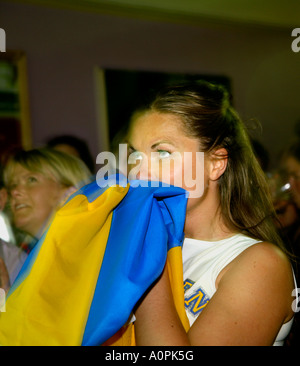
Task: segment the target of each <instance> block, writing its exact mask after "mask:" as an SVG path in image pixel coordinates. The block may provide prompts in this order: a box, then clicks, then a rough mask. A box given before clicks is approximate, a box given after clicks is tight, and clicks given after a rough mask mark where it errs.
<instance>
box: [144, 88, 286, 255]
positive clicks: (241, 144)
mask: <svg viewBox="0 0 300 366" xmlns="http://www.w3.org/2000/svg"><path fill="white" fill-rule="evenodd" d="M145 109H146V110H147V109H150V110H153V111H157V112H159V113H171V114H175V115H177V116H179V117H181V120H182V121H183V127H184V129H185V131H186V133H187V135H189V136H192V137H197V138H198V139H199V143H200V151H203V152H204V153H206V154H210V153H213V152H214V151H216V150H217V149H219V148H225V149H226V151H227V153H228V163H227V168H226V171H225V172H224V173H223V175H222V176H221V178H220V179H219V191H220V202H221V212H222V215H223V217H224V219H225V220H226V222H227V223H228V224H229V225H230V227H233V228H235V229H236V230H237V231H238V232H240V233H243V234H245V235H248V236H250V237H252V238H255V239H258V240H262V241H269V242H272V243H274V244H277V245H278V246H280V247H281V248H282V249H284V245H283V243H282V240H281V238H280V236H279V234H278V233H277V230H276V228H275V225H274V221H273V220H274V216H275V210H274V207H273V203H272V199H271V196H270V193H269V185H268V183H267V181H266V178H265V173H264V172H263V171H262V169H261V167H260V165H259V163H258V161H257V159H256V158H255V155H254V153H253V151H252V147H251V143H250V140H249V137H248V133H247V131H246V129H245V126H244V124H243V123H242V121H241V119H240V118H239V116H238V114H237V112H236V111H235V110H234V108H233V107H232V106H231V103H230V97H229V93H228V92H227V91H226V89H225V88H224V87H222V86H219V85H213V84H211V83H207V82H194V83H185V84H181V85H177V86H169V87H167V88H165V89H164V90H162V91H160V92H159V93H158V94H157V95H156V97H155V98H154V100H153V101H152V102H150V104H149V105H148V106H147V108H144V110H145Z"/></svg>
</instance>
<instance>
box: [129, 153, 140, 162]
mask: <svg viewBox="0 0 300 366" xmlns="http://www.w3.org/2000/svg"><path fill="white" fill-rule="evenodd" d="M130 158H131V159H133V160H135V161H136V160H142V159H143V154H142V153H141V152H140V151H133V152H132V153H131V154H130Z"/></svg>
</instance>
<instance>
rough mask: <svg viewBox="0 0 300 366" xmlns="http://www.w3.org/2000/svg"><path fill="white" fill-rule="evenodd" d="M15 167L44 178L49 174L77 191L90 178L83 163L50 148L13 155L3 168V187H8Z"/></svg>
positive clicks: (89, 173) (23, 151)
mask: <svg viewBox="0 0 300 366" xmlns="http://www.w3.org/2000/svg"><path fill="white" fill-rule="evenodd" d="M16 165H21V166H22V167H23V168H25V169H27V170H29V171H31V172H38V173H41V174H43V175H45V176H49V174H50V175H51V176H52V177H53V178H54V179H55V180H56V181H57V182H59V183H60V184H62V185H63V186H65V187H75V188H77V189H79V188H81V187H82V186H84V185H85V184H87V183H89V182H90V181H91V176H92V174H91V172H90V171H89V169H88V168H87V166H86V165H85V164H84V162H83V161H82V160H80V159H79V158H77V157H75V156H72V155H69V154H66V153H63V152H61V151H56V150H54V149H51V148H40V149H32V150H28V151H25V150H22V151H18V152H17V153H16V154H15V155H13V156H12V157H11V158H10V159H9V160H8V162H7V164H6V166H5V170H4V184H5V186H8V187H9V185H10V182H11V180H12V178H13V175H14V170H15V167H16Z"/></svg>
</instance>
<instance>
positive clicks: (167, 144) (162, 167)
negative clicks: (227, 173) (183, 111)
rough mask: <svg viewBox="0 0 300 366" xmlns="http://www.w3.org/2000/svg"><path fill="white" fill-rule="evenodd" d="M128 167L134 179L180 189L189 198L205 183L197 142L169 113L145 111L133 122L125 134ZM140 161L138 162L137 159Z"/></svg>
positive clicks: (201, 155)
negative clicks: (134, 162)
mask: <svg viewBox="0 0 300 366" xmlns="http://www.w3.org/2000/svg"><path fill="white" fill-rule="evenodd" d="M128 144H129V154H131V155H129V162H130V159H131V158H132V159H133V160H135V159H136V160H137V161H138V162H139V165H138V167H135V168H134V169H131V167H130V166H129V169H131V170H130V172H129V179H131V178H132V177H131V175H132V174H131V173H132V172H133V173H134V178H137V179H142V180H152V181H157V180H159V181H161V182H164V183H168V184H170V185H175V186H179V187H182V188H184V189H186V190H187V191H189V194H190V197H194V198H199V197H201V196H202V194H203V189H204V184H205V183H204V182H205V163H204V153H201V152H199V140H198V139H196V138H193V137H189V136H187V135H186V133H185V131H184V130H183V127H182V122H181V120H180V119H179V117H177V116H175V115H172V114H162V113H158V112H146V113H145V114H142V115H140V116H138V117H137V118H136V119H134V121H133V123H132V124H131V127H130V129H129V134H128ZM139 159H140V160H139Z"/></svg>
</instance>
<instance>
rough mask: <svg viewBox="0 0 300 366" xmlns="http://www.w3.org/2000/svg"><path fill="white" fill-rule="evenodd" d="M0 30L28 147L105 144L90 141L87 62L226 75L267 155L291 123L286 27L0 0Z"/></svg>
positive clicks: (294, 73) (292, 76) (292, 71)
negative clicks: (157, 18) (52, 141)
mask: <svg viewBox="0 0 300 366" xmlns="http://www.w3.org/2000/svg"><path fill="white" fill-rule="evenodd" d="M299 26H300V24H299ZM0 27H1V28H4V29H5V31H6V35H7V48H8V49H21V50H24V51H25V52H26V54H27V58H28V74H29V75H28V76H29V87H30V101H31V106H30V107H31V117H32V133H33V142H34V144H35V146H39V145H41V144H43V143H44V141H45V140H46V139H47V138H48V137H50V136H52V135H54V134H62V133H72V134H75V135H78V136H81V137H83V138H85V139H86V140H87V141H88V142H89V144H90V147H91V150H92V152H93V155H94V156H96V154H97V153H98V152H100V151H101V150H102V149H103V148H105V144H104V142H101V141H98V139H97V126H96V105H95V90H94V75H93V69H94V67H95V66H98V67H100V68H106V67H109V68H119V69H135V70H150V71H166V72H192V73H199V74H203V73H209V74H223V75H226V76H228V77H230V78H231V79H232V84H233V91H234V98H235V106H236V108H237V109H238V111H239V112H240V114H241V115H242V117H244V118H246V119H249V118H258V119H260V121H261V123H262V125H263V134H262V136H261V139H262V141H263V142H264V144H265V145H266V147H267V148H268V150H269V151H270V153H271V154H272V157H273V159H274V161H275V160H276V155H277V153H278V152H279V151H280V150H281V148H282V147H283V146H285V144H286V143H287V142H288V141H289V139H290V138H291V137H292V135H293V125H294V123H295V122H296V121H297V120H298V119H300V103H299V96H300V52H299V53H293V52H292V50H291V42H292V37H291V31H292V29H291V30H289V29H288V30H286V31H279V30H274V29H273V30H271V29H265V28H249V27H248V28H246V27H240V28H237V27H233V26H231V27H230V26H227V27H225V26H221V25H218V26H216V25H214V26H213V25H212V26H211V27H208V26H201V24H199V26H195V25H190V26H189V25H183V24H174V23H171V22H166V23H162V22H154V21H146V20H139V19H134V18H132V19H129V18H128V19H126V18H122V17H113V16H109V15H103V14H91V13H88V12H82V13H80V12H77V11H72V10H66V9H54V8H47V7H41V6H36V5H25V4H18V3H8V2H0Z"/></svg>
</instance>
